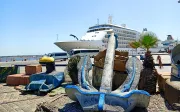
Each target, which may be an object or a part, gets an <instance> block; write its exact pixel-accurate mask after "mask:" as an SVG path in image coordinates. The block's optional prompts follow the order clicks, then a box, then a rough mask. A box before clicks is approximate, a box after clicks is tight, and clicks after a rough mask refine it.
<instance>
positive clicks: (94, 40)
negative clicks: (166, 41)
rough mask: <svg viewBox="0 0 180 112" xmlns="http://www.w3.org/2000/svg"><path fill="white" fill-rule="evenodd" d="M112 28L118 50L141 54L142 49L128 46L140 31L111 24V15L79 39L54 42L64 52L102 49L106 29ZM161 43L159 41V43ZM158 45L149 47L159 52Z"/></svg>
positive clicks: (106, 33) (105, 39) (106, 32)
mask: <svg viewBox="0 0 180 112" xmlns="http://www.w3.org/2000/svg"><path fill="white" fill-rule="evenodd" d="M110 30H113V31H114V33H115V34H116V35H118V48H117V49H116V50H118V51H127V52H129V54H132V53H133V51H134V53H138V54H143V53H144V52H145V50H144V49H141V48H139V49H138V50H137V52H136V50H135V49H132V48H131V47H130V46H129V42H131V41H135V40H138V39H139V37H140V32H138V31H136V30H133V29H130V28H126V25H125V24H122V25H121V26H118V25H114V24H112V17H109V21H108V24H97V25H95V26H91V27H89V29H88V30H87V32H86V34H85V35H84V36H82V38H81V39H80V40H78V39H77V40H76V41H63V42H55V43H54V44H55V45H57V46H58V47H59V48H61V49H62V50H64V51H66V52H70V51H71V50H72V49H99V50H104V49H106V48H107V43H108V31H110ZM159 44H161V43H159ZM158 46H159V47H156V48H153V49H150V50H152V52H159V51H160V50H161V47H162V46H161V45H158Z"/></svg>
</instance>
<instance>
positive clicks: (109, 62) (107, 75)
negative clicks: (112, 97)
mask: <svg viewBox="0 0 180 112" xmlns="http://www.w3.org/2000/svg"><path fill="white" fill-rule="evenodd" d="M115 44H116V43H115V36H114V33H113V32H112V33H111V36H110V37H109V40H108V48H107V51H106V57H105V63H104V69H103V75H102V81H101V87H100V92H105V93H109V92H111V90H112V78H113V68H114V55H115Z"/></svg>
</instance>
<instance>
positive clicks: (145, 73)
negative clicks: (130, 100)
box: [138, 68, 157, 94]
mask: <svg viewBox="0 0 180 112" xmlns="http://www.w3.org/2000/svg"><path fill="white" fill-rule="evenodd" d="M156 84H157V71H156V69H151V68H144V69H143V70H142V71H141V74H140V80H139V84H138V89H139V90H145V91H147V92H149V93H150V94H154V93H156Z"/></svg>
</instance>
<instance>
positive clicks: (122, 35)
mask: <svg viewBox="0 0 180 112" xmlns="http://www.w3.org/2000/svg"><path fill="white" fill-rule="evenodd" d="M117 35H118V38H120V37H129V38H136V36H133V35H127V34H120V33H118V34H117ZM106 38H108V36H106Z"/></svg>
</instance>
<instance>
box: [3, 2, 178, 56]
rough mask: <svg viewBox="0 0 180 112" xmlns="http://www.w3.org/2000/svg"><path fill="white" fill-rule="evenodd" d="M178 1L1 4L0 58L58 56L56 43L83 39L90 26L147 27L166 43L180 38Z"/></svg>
mask: <svg viewBox="0 0 180 112" xmlns="http://www.w3.org/2000/svg"><path fill="white" fill-rule="evenodd" d="M177 1H178V0H0V55H1V56H4V55H23V54H25V55H28V54H45V53H49V52H59V51H61V49H59V48H58V47H57V46H56V45H54V44H53V43H54V42H55V41H56V40H57V37H56V34H59V41H67V40H75V39H74V38H72V37H70V36H69V34H74V35H76V36H77V37H79V38H81V36H83V35H84V34H85V33H86V31H87V29H88V27H89V26H93V25H95V24H96V23H97V18H99V23H107V22H108V15H109V14H111V15H112V16H113V23H114V24H118V25H121V24H123V23H125V24H126V26H127V27H128V28H132V29H135V30H138V31H142V29H143V28H144V27H146V28H147V29H148V30H150V31H153V32H155V33H156V34H157V36H158V37H159V39H161V40H165V39H166V37H167V35H168V34H171V35H172V36H173V37H174V38H175V39H177V38H178V37H180V4H178V2H177ZM179 39H180V38H179Z"/></svg>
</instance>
